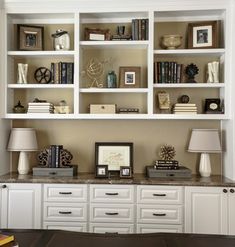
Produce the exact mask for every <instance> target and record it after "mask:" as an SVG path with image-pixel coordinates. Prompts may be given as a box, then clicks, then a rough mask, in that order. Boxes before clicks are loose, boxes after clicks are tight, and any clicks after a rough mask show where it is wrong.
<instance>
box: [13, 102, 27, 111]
mask: <svg viewBox="0 0 235 247" xmlns="http://www.w3.org/2000/svg"><path fill="white" fill-rule="evenodd" d="M13 112H14V113H25V112H26V110H25V108H24V106H23V105H21V102H20V101H18V103H17V105H15V106H14V108H13Z"/></svg>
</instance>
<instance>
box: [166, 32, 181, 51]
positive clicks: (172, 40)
mask: <svg viewBox="0 0 235 247" xmlns="http://www.w3.org/2000/svg"><path fill="white" fill-rule="evenodd" d="M161 44H162V46H163V47H164V48H166V49H176V48H178V47H179V46H181V44H182V36H181V35H179V34H168V35H163V36H162V39H161Z"/></svg>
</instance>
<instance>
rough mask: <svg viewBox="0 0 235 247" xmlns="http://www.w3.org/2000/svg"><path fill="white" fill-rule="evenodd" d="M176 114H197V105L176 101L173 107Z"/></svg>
mask: <svg viewBox="0 0 235 247" xmlns="http://www.w3.org/2000/svg"><path fill="white" fill-rule="evenodd" d="M173 113H174V114H197V106H196V104H194V103H176V104H175V105H174V108H173Z"/></svg>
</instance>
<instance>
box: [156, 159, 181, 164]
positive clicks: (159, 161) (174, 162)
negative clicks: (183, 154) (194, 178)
mask: <svg viewBox="0 0 235 247" xmlns="http://www.w3.org/2000/svg"><path fill="white" fill-rule="evenodd" d="M157 164H158V165H160V164H174V165H178V164H179V162H178V161H177V160H156V165H157Z"/></svg>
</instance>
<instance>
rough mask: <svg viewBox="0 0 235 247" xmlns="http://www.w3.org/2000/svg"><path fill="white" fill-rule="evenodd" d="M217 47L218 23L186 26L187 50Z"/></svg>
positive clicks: (198, 23)
mask: <svg viewBox="0 0 235 247" xmlns="http://www.w3.org/2000/svg"><path fill="white" fill-rule="evenodd" d="M217 47H218V21H206V22H195V23H189V24H188V48H189V49H207V48H217Z"/></svg>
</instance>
